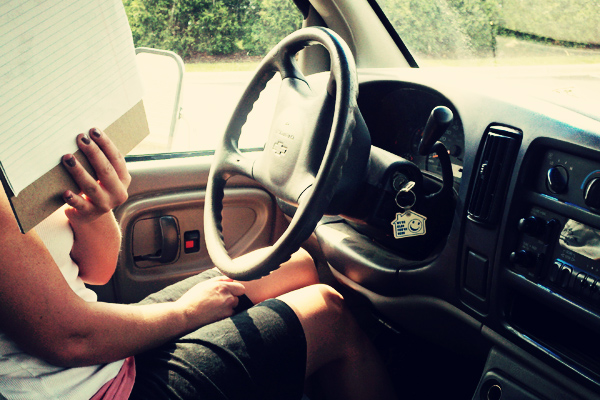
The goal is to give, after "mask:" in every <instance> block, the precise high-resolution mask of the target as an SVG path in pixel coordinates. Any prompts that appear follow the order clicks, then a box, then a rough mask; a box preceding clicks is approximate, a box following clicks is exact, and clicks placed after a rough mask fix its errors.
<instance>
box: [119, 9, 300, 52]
mask: <svg viewBox="0 0 600 400" xmlns="http://www.w3.org/2000/svg"><path fill="white" fill-rule="evenodd" d="M123 3H124V4H125V9H126V11H127V15H128V17H129V23H130V25H131V30H132V33H133V38H134V42H135V44H136V47H142V46H145V47H153V48H160V49H165V50H171V51H174V52H176V53H177V54H179V55H180V56H181V57H182V58H184V59H185V60H190V59H194V58H195V57H197V56H199V55H212V56H214V55H231V54H236V53H243V54H245V55H259V56H261V55H264V54H265V53H266V52H267V51H268V50H269V49H271V47H273V45H275V44H276V43H278V42H279V41H280V40H281V39H282V38H283V37H285V36H286V35H287V34H289V33H290V32H293V31H295V30H297V29H299V28H300V27H301V26H302V19H301V18H298V15H299V13H298V10H297V9H296V8H295V5H294V3H293V2H292V1H281V0H124V1H123Z"/></svg>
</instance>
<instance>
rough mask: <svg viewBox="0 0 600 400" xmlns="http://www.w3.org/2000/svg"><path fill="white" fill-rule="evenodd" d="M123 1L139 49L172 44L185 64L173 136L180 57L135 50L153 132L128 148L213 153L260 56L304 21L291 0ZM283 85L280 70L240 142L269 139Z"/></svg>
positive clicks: (249, 144)
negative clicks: (175, 60)
mask: <svg viewBox="0 0 600 400" xmlns="http://www.w3.org/2000/svg"><path fill="white" fill-rule="evenodd" d="M123 3H124V5H125V9H126V11H127V15H128V18H129V23H130V26H131V30H132V34H133V38H134V44H135V46H136V48H140V47H144V48H152V49H161V50H168V51H171V52H173V53H175V54H177V55H178V56H180V57H181V59H182V60H183V63H184V68H185V72H184V74H183V82H182V87H181V104H180V108H179V112H176V113H175V115H176V124H175V125H176V126H175V130H174V132H173V135H172V138H171V139H169V134H170V132H169V128H170V126H171V117H172V116H173V115H174V114H173V107H172V106H173V104H174V103H173V102H174V98H175V94H174V93H175V92H176V87H177V84H178V78H177V71H176V67H175V66H174V65H175V64H173V60H172V59H164V60H162V61H157V60H155V59H150V58H148V59H145V58H144V57H147V55H144V54H138V62H139V64H140V69H141V72H142V76H143V80H144V86H145V97H144V102H145V104H146V112H147V114H148V121H149V125H150V135H149V136H148V137H147V138H146V139H145V140H144V141H143V142H142V143H141V144H140V145H139V146H138V147H136V148H135V149H134V150H133V151H132V152H131V153H130V155H141V154H152V153H172V154H173V153H182V152H194V154H198V153H197V152H201V154H204V153H207V154H210V153H212V151H213V150H214V148H215V146H216V143H217V140H218V139H219V138H220V136H221V135H222V133H223V132H224V130H225V128H226V126H227V123H228V122H229V117H230V115H231V113H232V112H233V109H234V107H235V106H236V104H237V99H238V98H239V97H240V96H241V95H242V93H243V91H244V89H245V87H246V84H247V82H248V81H249V80H250V78H251V77H252V75H253V71H254V70H255V69H256V68H257V66H258V65H259V62H260V60H261V59H262V58H263V57H264V55H266V53H267V52H268V51H269V50H270V49H271V48H272V47H273V46H274V45H275V44H277V43H278V42H279V41H280V40H281V39H283V38H284V37H285V36H286V35H287V34H289V33H291V32H293V31H295V30H297V29H299V28H301V26H302V20H303V19H302V14H301V13H300V11H299V10H298V9H297V8H296V6H295V5H294V3H293V2H292V1H277V0H213V1H205V0H192V1H186V2H174V1H151V0H124V1H123ZM169 63H171V64H172V65H168V64H169ZM147 70H149V71H150V72H148V75H147V73H146V71H147ZM278 84H279V82H278V77H277V76H276V77H275V78H274V79H273V80H272V81H271V82H270V83H269V84H268V85H267V88H266V89H265V90H264V91H263V93H262V94H261V97H260V99H259V100H258V101H257V103H256V104H255V107H254V108H253V111H252V112H251V114H250V116H249V118H248V122H247V123H246V125H245V126H244V129H243V130H242V136H241V138H240V148H241V149H256V148H262V146H263V145H264V142H265V139H266V135H267V133H268V129H269V125H270V121H271V119H272V114H273V111H274V103H275V99H276V96H277V92H278V87H279V85H278Z"/></svg>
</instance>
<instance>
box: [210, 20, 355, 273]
mask: <svg viewBox="0 0 600 400" xmlns="http://www.w3.org/2000/svg"><path fill="white" fill-rule="evenodd" d="M314 44H320V45H322V46H323V47H325V49H327V50H328V52H329V54H330V59H331V68H330V70H331V72H330V81H329V84H328V90H327V91H328V93H329V94H328V95H325V97H326V99H324V100H323V103H322V106H321V109H320V110H317V111H319V112H320V114H324V115H326V117H327V118H325V120H326V121H328V120H329V119H328V118H329V117H330V119H331V128H330V130H329V136H328V138H327V145H326V147H325V150H324V151H322V150H315V148H316V147H318V146H315V143H319V142H321V143H323V142H324V138H323V137H322V135H321V136H319V132H318V131H320V130H322V127H321V124H322V123H323V119H322V117H321V116H319V117H317V118H315V120H314V121H311V123H313V124H314V129H313V126H312V125H310V123H309V124H308V126H306V125H304V122H303V120H302V121H300V120H298V117H296V116H295V114H296V113H297V112H298V110H300V114H301V113H302V112H301V111H302V109H301V107H300V108H298V107H297V104H302V107H305V108H307V109H308V110H309V111H311V112H310V114H311V115H312V114H314V108H315V107H316V106H315V104H317V106H318V105H321V101H322V100H321V99H320V98H319V96H314V95H313V93H312V92H311V90H310V86H309V85H308V83H307V80H306V79H305V78H304V76H303V75H302V73H301V72H300V71H299V69H298V67H297V66H296V63H295V55H296V53H298V52H299V51H300V50H302V49H303V48H305V47H307V46H310V45H314ZM276 72H279V73H280V74H281V78H282V85H283V82H286V85H288V86H289V87H290V88H291V89H290V88H287V89H285V91H284V90H282V91H281V92H280V98H279V99H278V104H279V103H280V102H281V103H286V101H284V100H281V99H282V98H283V97H282V93H285V96H287V97H291V98H293V99H294V100H293V101H290V102H289V104H286V106H285V107H283V111H281V114H282V115H285V117H282V119H283V120H285V122H284V123H283V125H281V126H284V127H285V128H281V129H280V128H278V127H277V126H276V125H277V124H276V122H275V121H276V120H277V116H276V117H275V118H274V123H273V126H272V128H271V132H270V134H269V139H268V140H267V145H266V146H265V149H264V150H263V153H261V156H260V157H259V158H258V159H257V160H251V159H249V158H247V157H245V156H244V155H243V154H242V153H241V152H240V150H239V147H238V141H239V137H240V134H241V129H242V126H243V125H244V123H245V122H246V119H247V116H248V114H249V113H250V111H251V110H252V107H253V105H254V102H255V101H256V100H257V99H258V97H259V95H260V93H261V92H262V90H263V89H264V88H265V87H266V84H267V83H268V81H269V80H270V79H271V78H272V77H273V76H274V74H275V73H276ZM331 94H334V96H333V99H332V98H331ZM285 96H284V97H285ZM328 96H329V97H328ZM357 97H358V78H357V74H356V67H355V63H354V58H353V56H352V53H351V51H350V50H349V48H348V46H347V45H346V43H345V42H344V41H343V40H342V39H341V38H340V37H339V36H338V35H337V34H336V33H335V32H333V31H331V30H329V29H327V28H320V27H310V28H304V29H301V30H298V31H296V32H294V33H292V34H290V35H289V36H287V37H286V38H284V39H283V40H282V41H281V42H280V43H279V44H277V45H276V46H275V47H274V48H273V49H272V50H271V51H270V52H269V53H268V54H267V55H266V56H265V58H264V59H263V61H262V62H261V64H260V66H259V67H258V69H257V71H256V72H255V75H254V77H253V78H252V80H251V81H250V83H249V84H248V87H247V88H246V90H245V92H244V94H243V95H242V97H241V98H240V100H239V102H238V105H237V107H236V108H235V111H234V112H233V114H232V117H231V119H230V122H229V124H228V126H227V129H226V131H225V134H224V135H223V138H222V141H221V143H220V145H219V146H218V148H217V150H216V152H215V157H214V161H213V164H212V166H211V170H210V173H209V178H208V184H207V191H206V202H205V208H204V235H205V242H206V246H207V250H208V253H209V255H210V257H211V259H212V261H213V263H214V264H215V266H216V267H217V268H218V269H219V270H220V271H221V272H222V273H223V274H224V275H226V276H228V277H230V278H232V279H236V280H252V279H258V278H260V277H262V276H265V275H268V274H269V273H270V272H271V271H273V270H275V269H277V268H278V267H279V265H281V264H282V263H283V262H285V261H286V260H287V259H289V257H290V255H291V254H292V253H293V252H295V251H296V250H298V249H299V248H300V245H301V244H302V243H303V242H304V241H305V240H306V239H308V237H309V236H310V234H311V233H312V232H313V231H314V229H315V227H316V224H317V223H318V221H319V220H320V219H321V218H322V217H323V215H324V213H325V210H326V208H327V206H328V205H329V202H330V201H331V198H332V197H333V194H334V192H335V187H336V185H337V183H338V182H339V180H340V178H341V174H342V167H343V165H344V163H345V161H346V159H347V156H348V149H349V147H350V144H351V142H352V134H351V133H352V130H353V128H354V126H355V117H354V113H355V110H356V109H357ZM331 102H333V103H334V104H333V107H332V108H331V107H329V106H327V104H331ZM286 107H287V108H286ZM330 108H331V109H332V110H331V109H330ZM328 110H329V111H328ZM304 111H306V110H304ZM306 117H308V116H304V118H306ZM286 118H289V119H286ZM290 121H292V122H290ZM325 123H326V124H327V122H325ZM296 124H297V125H296ZM290 127H292V128H293V127H296V128H297V129H296V131H294V134H290V133H286V132H284V131H283V129H288V128H290ZM311 129H313V131H312V132H310V130H311ZM306 131H308V132H306ZM296 133H297V134H296ZM296 136H298V137H296ZM300 136H302V138H300ZM311 146H312V147H311ZM313 147H314V148H313ZM321 154H322V156H321ZM286 157H287V158H286ZM321 157H322V161H321V162H320V165H319V166H318V169H317V168H316V167H314V166H313V167H312V169H311V167H310V166H309V165H304V164H316V162H315V161H318V159H319V158H321ZM292 164H293V166H292V167H290V165H292ZM315 169H316V173H315ZM288 172H289V174H290V175H288V176H286V173H288ZM234 175H244V176H247V177H249V178H252V179H254V180H256V181H257V182H259V183H261V184H262V185H263V186H264V187H265V189H267V190H268V191H270V192H271V193H273V194H274V195H276V196H277V197H279V198H282V199H284V200H285V201H288V202H291V203H295V204H297V205H298V208H297V210H296V212H295V214H294V216H293V218H292V220H291V222H290V224H289V225H288V227H287V229H286V230H285V232H284V233H283V235H281V237H280V238H279V239H278V240H277V241H276V242H275V244H273V245H272V246H269V247H267V248H266V249H263V251H262V252H260V255H259V256H258V257H255V258H253V259H252V260H247V259H246V260H244V262H243V263H240V262H236V260H233V259H231V257H230V256H229V254H228V252H227V250H226V248H225V242H224V237H223V232H222V231H223V227H222V209H223V198H224V188H225V185H226V182H227V180H228V179H229V178H230V177H231V176H234ZM313 175H314V177H313Z"/></svg>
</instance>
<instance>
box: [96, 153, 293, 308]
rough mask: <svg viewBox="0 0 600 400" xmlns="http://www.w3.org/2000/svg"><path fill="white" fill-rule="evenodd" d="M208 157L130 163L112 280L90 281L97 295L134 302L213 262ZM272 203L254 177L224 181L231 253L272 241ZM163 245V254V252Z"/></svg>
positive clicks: (225, 226) (118, 213)
mask: <svg viewBox="0 0 600 400" xmlns="http://www.w3.org/2000/svg"><path fill="white" fill-rule="evenodd" d="M206 158H207V157H196V158H192V159H186V160H184V161H182V160H158V161H157V160H149V161H143V162H140V163H130V165H129V167H130V171H131V175H132V185H131V190H130V198H129V199H128V201H127V202H126V203H125V204H123V205H122V206H120V207H119V208H118V209H117V210H116V211H115V215H116V216H117V219H118V221H119V224H120V226H121V231H122V234H123V244H122V248H121V254H120V256H119V263H118V266H117V271H116V273H115V275H114V277H113V279H112V281H111V283H110V284H109V285H106V286H105V287H102V288H95V289H97V290H96V291H97V292H98V293H99V296H100V297H101V298H103V299H105V300H111V301H117V302H120V303H131V302H136V301H139V300H140V299H142V298H143V297H145V296H146V295H148V294H150V293H152V292H155V291H157V290H160V289H161V288H163V287H164V286H167V285H169V284H171V283H174V282H176V281H178V280H181V279H183V278H186V277H188V276H190V275H193V274H196V273H198V272H200V271H203V270H205V269H208V268H212V262H211V260H210V257H209V255H208V252H207V250H206V246H205V244H204V240H203V238H204V229H203V224H204V217H203V213H204V197H205V188H206V180H207V176H208V170H209V167H210V165H209V163H208V161H207V160H206ZM276 209H277V208H276V206H275V202H274V201H273V198H272V197H271V195H270V194H268V193H267V192H266V191H264V190H263V189H261V188H260V187H258V186H256V184H255V183H254V182H253V181H251V180H249V179H244V178H236V179H234V180H233V182H232V183H231V184H229V185H228V187H227V188H226V193H225V200H224V209H223V233H224V236H225V244H226V247H227V249H228V250H229V252H230V254H231V255H232V257H235V256H239V255H241V254H244V253H246V252H248V251H251V250H254V249H257V248H260V247H264V246H267V245H269V244H270V243H271V242H272V240H273V237H274V235H275V233H276V230H277V229H276V228H277V225H278V224H279V223H280V222H281V221H280V220H281V218H280V217H279V216H278V215H277V212H276ZM161 219H162V220H163V222H161ZM165 221H167V222H165ZM161 223H164V224H165V225H164V226H162V227H161ZM168 231H173V232H168ZM163 235H165V236H169V235H170V236H169V237H170V238H167V239H163ZM173 237H174V239H173ZM190 237H191V239H190ZM196 238H197V243H194V241H196ZM186 242H187V244H188V247H189V248H187V249H186ZM165 246H167V247H169V248H168V249H167V248H163V247H165ZM173 246H175V248H172V247H173ZM165 253H170V255H169V254H167V255H168V257H167V258H168V260H165V259H163V260H161V256H163V255H164V254H165Z"/></svg>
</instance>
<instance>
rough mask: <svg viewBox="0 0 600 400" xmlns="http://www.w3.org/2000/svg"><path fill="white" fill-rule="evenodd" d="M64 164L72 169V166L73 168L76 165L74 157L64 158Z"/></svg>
mask: <svg viewBox="0 0 600 400" xmlns="http://www.w3.org/2000/svg"><path fill="white" fill-rule="evenodd" d="M65 163H67V165H68V166H69V167H74V166H75V164H76V162H75V157H73V156H69V157H67V158H65Z"/></svg>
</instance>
